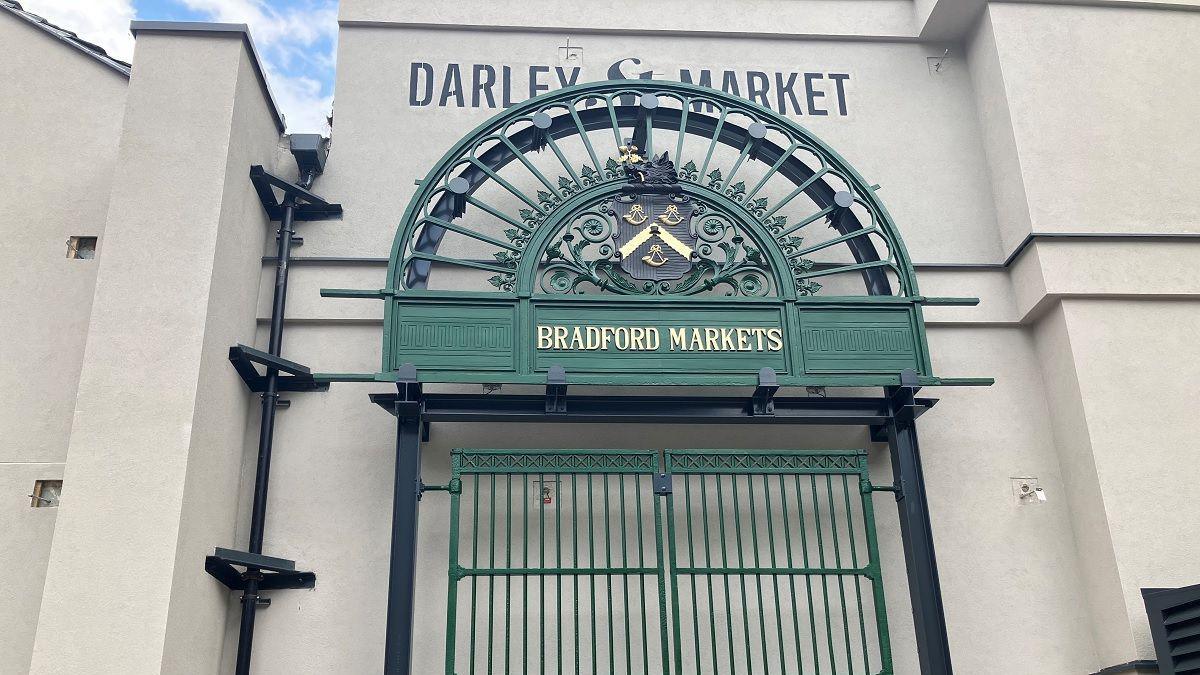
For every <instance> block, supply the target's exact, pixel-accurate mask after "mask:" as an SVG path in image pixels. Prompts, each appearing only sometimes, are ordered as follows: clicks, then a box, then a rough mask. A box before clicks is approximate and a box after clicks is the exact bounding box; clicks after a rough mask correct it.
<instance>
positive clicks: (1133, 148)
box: [972, 3, 1200, 250]
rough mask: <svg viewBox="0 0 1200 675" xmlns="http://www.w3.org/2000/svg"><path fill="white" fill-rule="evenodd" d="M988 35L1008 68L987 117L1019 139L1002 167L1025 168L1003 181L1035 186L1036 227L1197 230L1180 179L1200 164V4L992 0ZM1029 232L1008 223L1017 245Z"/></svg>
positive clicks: (1032, 210) (1000, 132)
mask: <svg viewBox="0 0 1200 675" xmlns="http://www.w3.org/2000/svg"><path fill="white" fill-rule="evenodd" d="M989 26H990V31H989V30H988V29H989ZM981 32H983V33H984V34H985V35H984V36H983V39H984V40H985V41H993V42H994V49H993V48H992V47H991V46H987V47H977V48H976V50H975V51H986V52H990V53H989V54H988V58H989V60H991V61H993V64H992V67H993V69H994V70H995V71H997V72H996V73H995V75H994V76H993V77H992V78H991V84H990V86H989V87H988V90H987V91H985V92H983V93H982V94H981V96H982V97H984V99H985V100H983V101H981V103H983V104H985V105H981V115H984V116H989V115H992V114H993V113H994V114H995V118H996V119H995V120H993V121H992V122H991V123H986V122H985V126H987V127H991V126H993V125H994V126H995V127H997V130H996V132H995V134H996V136H997V138H1001V137H1002V138H1003V139H1004V143H1011V144H1012V146H1011V147H1006V148H1004V152H1005V153H1006V154H1008V156H1007V157H1003V158H1001V157H1000V155H994V157H995V164H994V168H995V169H997V170H998V171H1000V172H1003V173H1004V174H1008V173H1010V172H1011V171H1012V170H1013V169H1017V170H1019V179H1018V178H1017V177H1016V176H1013V177H1012V178H1001V177H997V176H995V175H994V176H993V180H1006V181H1007V180H1011V181H1012V183H1013V184H1014V185H1015V184H1016V183H1017V182H1018V180H1019V182H1020V184H1021V185H1023V188H1024V192H1025V201H1026V205H1027V207H1028V216H1027V220H1028V223H1029V228H1030V231H1033V232H1094V233H1111V232H1155V233H1164V232H1195V231H1196V224H1197V222H1200V206H1198V205H1197V203H1196V201H1195V200H1194V199H1189V198H1188V195H1187V192H1186V190H1184V189H1181V187H1182V185H1181V183H1180V181H1181V180H1182V177H1184V176H1189V175H1191V176H1194V175H1196V174H1197V173H1198V172H1200V153H1197V152H1196V148H1197V147H1200V130H1198V129H1197V128H1196V125H1195V124H1194V123H1193V120H1194V117H1195V115H1194V113H1195V110H1196V109H1197V107H1198V106H1200V62H1197V61H1196V59H1194V58H1190V55H1191V54H1193V53H1194V49H1195V45H1196V44H1197V43H1198V42H1200V12H1196V11H1164V10H1156V9H1147V8H1129V7H1122V6H1105V7H1077V6H1046V5H1037V4H1024V3H1013V4H1010V3H992V4H989V5H988V8H987V16H986V20H985V22H984V26H983V28H981ZM988 32H990V33H991V36H990V37H988V36H987V35H986V33H988ZM975 51H973V52H972V55H973V56H974V55H975ZM1001 84H1002V87H1000V86H997V85H1001ZM998 106H1007V112H1006V114H1005V112H1004V111H1002V110H1000V109H999V108H998ZM988 135H989V136H991V135H992V134H991V133H990V132H989V133H988ZM1009 137H1011V139H1010V138H1009ZM997 142H999V141H997ZM1009 192H1010V190H997V194H998V195H1007V194H1009ZM1011 192H1013V194H1014V195H1015V190H1014V191H1011ZM998 207H1000V208H1005V209H1007V208H1012V209H1016V208H1018V207H1019V202H1017V201H1015V196H1014V201H1009V202H1007V203H998ZM1011 217H1012V218H1014V219H1017V220H1025V219H1026V216H1024V215H1023V214H1022V215H1018V214H1016V213H1013V214H1011ZM1025 234H1027V232H1021V231H1019V230H1017V229H1016V228H1015V227H1013V228H1005V230H1004V231H1003V235H1004V245H1005V249H1006V250H1011V249H1012V248H1014V247H1015V246H1016V245H1017V243H1019V242H1020V238H1022V237H1023V236H1024V235H1025Z"/></svg>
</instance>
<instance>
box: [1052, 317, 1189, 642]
mask: <svg viewBox="0 0 1200 675" xmlns="http://www.w3.org/2000/svg"><path fill="white" fill-rule="evenodd" d="M1047 323H1048V324H1049V327H1048V329H1047V330H1046V331H1045V333H1044V334H1043V335H1041V336H1039V339H1040V341H1042V342H1044V343H1045V344H1044V346H1043V353H1044V355H1043V363H1045V364H1047V365H1048V366H1052V367H1055V368H1058V369H1059V372H1058V373H1056V379H1057V380H1058V381H1057V383H1056V384H1057V388H1060V389H1068V390H1069V389H1070V388H1074V387H1077V388H1078V394H1076V393H1075V392H1074V391H1067V392H1066V394H1065V397H1064V398H1066V399H1067V400H1066V401H1065V404H1064V408H1066V409H1065V410H1063V411H1062V417H1063V418H1066V419H1065V420H1064V424H1063V431H1064V432H1065V433H1064V434H1062V435H1063V436H1067V435H1069V436H1070V437H1071V438H1062V439H1060V443H1061V447H1063V448H1064V450H1070V449H1071V448H1078V450H1077V451H1075V452H1073V453H1072V454H1073V455H1074V457H1075V462H1074V463H1075V464H1077V466H1078V467H1079V470H1080V471H1082V472H1085V474H1084V476H1083V477H1082V479H1081V482H1082V483H1083V486H1084V488H1085V490H1086V496H1085V497H1084V498H1085V499H1086V500H1087V503H1086V505H1081V508H1078V509H1076V517H1077V519H1079V520H1080V523H1081V524H1080V525H1079V526H1077V529H1078V531H1079V536H1080V548H1081V554H1085V553H1086V554H1090V555H1088V566H1087V567H1088V570H1089V572H1090V574H1089V576H1090V577H1091V578H1092V579H1093V583H1094V584H1095V586H1094V588H1095V590H1096V591H1097V595H1098V596H1099V597H1098V598H1097V600H1096V602H1097V603H1103V611H1101V612H1097V613H1096V614H1095V620H1096V624H1097V627H1096V631H1097V643H1098V644H1099V645H1102V650H1101V653H1102V654H1103V653H1105V652H1110V653H1112V654H1113V655H1114V658H1119V657H1120V656H1121V655H1126V656H1127V660H1129V659H1131V658H1132V655H1134V654H1136V656H1137V657H1140V658H1153V647H1152V645H1151V644H1150V636H1149V629H1148V627H1147V625H1146V620H1145V609H1144V606H1143V604H1142V599H1141V595H1140V591H1139V589H1141V588H1149V587H1174V586H1182V585H1187V584H1190V583H1194V579H1195V578H1196V577H1197V575H1200V563H1198V562H1197V557H1196V555H1195V551H1196V549H1197V547H1198V546H1200V538H1198V537H1197V533H1196V527H1195V514H1194V510H1192V509H1189V508H1188V507H1187V506H1185V505H1188V504H1194V503H1196V501H1197V499H1198V498H1200V487H1198V486H1200V470H1198V469H1197V468H1196V465H1195V463H1194V462H1192V461H1190V460H1189V456H1190V454H1191V451H1192V449H1193V448H1194V447H1195V435H1196V432H1197V426H1198V425H1197V421H1196V416H1195V414H1194V411H1193V410H1192V408H1193V407H1194V406H1193V404H1194V401H1195V392H1194V390H1193V389H1194V387H1193V383H1194V381H1195V378H1196V375H1197V368H1198V367H1200V366H1198V364H1200V348H1198V347H1197V345H1196V342H1195V340H1194V339H1193V337H1192V336H1194V335H1195V333H1196V330H1197V329H1198V328H1200V305H1198V304H1197V301H1196V300H1195V299H1189V300H1167V299H1164V300H1123V299H1115V298H1112V299H1110V298H1103V299H1102V298H1096V299H1087V298H1080V299H1074V298H1072V299H1066V300H1063V301H1062V304H1061V306H1060V307H1059V308H1056V309H1055V311H1054V312H1053V315H1052V317H1051V319H1049V320H1048V321H1047ZM1063 371H1066V372H1063ZM1070 371H1073V372H1070ZM1051 372H1053V371H1051V370H1050V368H1048V369H1047V373H1051ZM1056 413H1058V410H1056ZM1067 420H1069V421H1067ZM1102 640H1103V641H1104V642H1102Z"/></svg>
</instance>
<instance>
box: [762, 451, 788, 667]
mask: <svg viewBox="0 0 1200 675" xmlns="http://www.w3.org/2000/svg"><path fill="white" fill-rule="evenodd" d="M782 479H783V477H782V476H780V480H782ZM762 480H763V501H764V505H765V507H766V512H765V513H766V517H767V546H768V547H770V551H771V555H770V557H769V558H768V560H770V562H771V569H772V570H774V569H775V568H776V567H777V565H776V560H775V523H774V520H775V519H774V518H772V517H771V513H772V509H771V483H770V480H769V479H768V476H767V474H765V473H764V474H762ZM784 519H785V521H786V519H787V513H786V512H785V513H784ZM771 592H772V593H773V594H774V595H773V596H772V597H774V598H775V627H776V628H777V629H778V630H779V668H780V669H781V670H782V671H783V675H787V672H788V671H787V659H785V658H783V645H784V640H783V607H781V603H780V601H779V575H778V574H772V575H771ZM795 614H796V610H795V608H794V607H793V608H792V616H795ZM764 642H765V640H764Z"/></svg>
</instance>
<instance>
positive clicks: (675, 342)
mask: <svg viewBox="0 0 1200 675" xmlns="http://www.w3.org/2000/svg"><path fill="white" fill-rule="evenodd" d="M655 332H656V333H657V329H656V330H655ZM667 333H669V334H670V335H671V351H675V348H676V347H678V348H679V351H683V352H686V351H687V329H686V328H668V329H667Z"/></svg>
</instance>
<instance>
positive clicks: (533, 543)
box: [445, 450, 892, 675]
mask: <svg viewBox="0 0 1200 675" xmlns="http://www.w3.org/2000/svg"><path fill="white" fill-rule="evenodd" d="M451 467H452V476H451V481H450V483H449V486H448V488H449V491H450V493H451V507H450V542H449V547H450V550H449V598H448V599H449V602H448V610H447V621H446V629H447V641H446V664H445V668H446V669H445V672H446V674H447V675H459V674H465V673H485V672H486V673H495V674H496V675H501V674H507V673H546V672H550V673H563V672H565V673H593V674H595V673H631V674H632V673H642V674H644V675H649V674H650V673H661V674H662V675H671V674H674V675H683V674H684V673H697V672H706V673H729V674H730V675H737V674H738V673H746V674H750V673H755V672H760V673H780V674H788V673H795V674H796V675H801V674H802V673H838V674H839V675H840V674H843V673H846V674H855V675H859V674H862V675H890V673H892V659H891V648H890V644H889V643H890V640H889V635H888V626H887V612H886V607H885V606H884V594H883V580H882V574H881V570H880V565H879V551H878V541H877V536H876V533H875V523H874V514H873V510H872V504H871V499H872V497H871V495H872V491H873V489H872V486H871V483H870V479H869V475H868V471H867V456H866V453H865V452H862V451H857V450H854V451H828V452H795V451H745V450H668V451H665V452H662V453H660V452H658V451H652V450H455V451H454V452H453V454H452V459H451ZM656 475H658V476H659V477H658V478H656V477H655V476H656Z"/></svg>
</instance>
